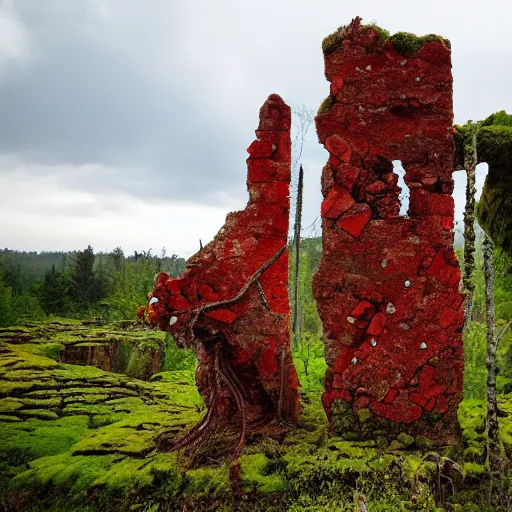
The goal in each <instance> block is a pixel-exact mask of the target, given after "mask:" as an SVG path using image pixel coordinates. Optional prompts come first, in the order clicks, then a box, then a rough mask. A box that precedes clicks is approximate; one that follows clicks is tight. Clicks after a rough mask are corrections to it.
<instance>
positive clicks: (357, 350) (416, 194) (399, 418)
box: [314, 19, 463, 444]
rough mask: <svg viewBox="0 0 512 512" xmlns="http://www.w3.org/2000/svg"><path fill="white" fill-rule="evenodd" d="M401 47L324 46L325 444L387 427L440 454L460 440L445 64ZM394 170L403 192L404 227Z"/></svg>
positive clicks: (372, 41)
mask: <svg viewBox="0 0 512 512" xmlns="http://www.w3.org/2000/svg"><path fill="white" fill-rule="evenodd" d="M397 36H398V35H397ZM397 36H393V38H391V40H387V36H385V35H383V32H382V31H380V30H378V29H376V28H374V27H372V26H361V25H360V20H359V19H356V20H354V21H353V22H352V23H351V24H350V25H349V26H348V27H344V28H342V29H339V30H338V31H337V32H336V33H335V34H333V35H332V36H329V37H328V38H326V40H325V41H324V45H323V47H324V54H325V76H326V78H327V80H328V81H329V82H330V84H331V85H330V96H329V98H327V99H326V100H325V101H324V103H323V104H322V107H321V109H320V111H319V114H318V116H317V117H316V125H317V132H318V137H319V140H320V142H321V143H322V144H323V145H324V146H325V148H326V149H327V151H328V152H329V160H328V162H327V164H326V165H325V167H324V169H323V173H322V192H323V196H324V201H323V203H322V212H321V213H322V220H323V247H324V253H323V259H322V263H321V266H320V269H319V271H318V273H317V274H316V275H315V277H314V294H315V297H316V299H317V302H318V310H319V313H320V316H321V319H322V322H323V326H324V336H325V343H326V359H327V364H328V371H327V375H326V389H325V392H324V395H323V403H324V407H325V409H326V412H327V415H328V417H329V420H330V426H331V431H333V432H336V433H341V432H344V431H347V430H348V431H353V432H356V433H358V434H359V435H361V436H363V437H365V436H372V435H375V432H376V431H377V430H383V427H385V429H384V430H385V431H386V432H387V433H389V434H392V433H393V432H394V431H398V432H400V431H404V432H408V433H410V434H413V435H417V436H419V435H421V436H426V437H428V438H430V439H432V440H433V441H435V442H437V443H443V444H444V443H449V442H452V441H454V440H455V439H456V438H457V435H458V424H457V415H456V412H457V406H458V403H459V401H460V400H461V389H462V371H463V355H462V337H461V329H462V323H463V311H462V302H463V297H462V295H461V293H459V281H460V270H459V264H458V261H457V259H456V258H455V255H454V252H453V248H452V244H453V233H452V228H453V214H454V203H453V198H452V196H451V194H452V191H453V180H452V171H453V133H452V132H453V130H452V76H451V57H450V49H449V46H448V44H447V42H446V41H445V40H443V39H442V38H436V37H427V38H422V39H419V38H418V39H413V40H409V39H408V38H406V37H404V36H403V35H400V37H397ZM392 41H394V42H395V46H394V44H393V42H392ZM398 43H400V44H398ZM411 43H412V44H411ZM399 52H401V53H399ZM394 160H400V161H401V162H402V164H403V167H404V169H405V171H406V175H405V183H406V184H407V185H408V187H409V188H410V206H409V212H408V216H406V217H401V216H399V211H400V202H399V193H400V188H399V187H398V186H397V181H398V176H397V174H396V173H395V172H394V171H393V165H392V161H394Z"/></svg>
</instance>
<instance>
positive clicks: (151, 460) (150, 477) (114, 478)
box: [90, 453, 181, 497]
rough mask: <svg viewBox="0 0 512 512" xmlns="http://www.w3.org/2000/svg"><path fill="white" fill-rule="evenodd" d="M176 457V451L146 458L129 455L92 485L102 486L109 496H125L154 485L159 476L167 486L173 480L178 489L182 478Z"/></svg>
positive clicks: (112, 466) (114, 464) (113, 465)
mask: <svg viewBox="0 0 512 512" xmlns="http://www.w3.org/2000/svg"><path fill="white" fill-rule="evenodd" d="M176 458H177V455H176V454H175V453H162V454H158V455H154V456H150V457H147V458H145V459H132V458H128V457H127V458H124V459H122V460H120V461H119V462H116V463H113V464H112V465H111V466H110V467H109V468H108V469H107V470H106V471H105V472H103V473H102V474H101V475H100V476H99V477H98V478H96V479H95V480H94V481H93V482H91V483H90V485H91V487H101V488H102V489H103V491H104V494H107V495H108V496H111V497H123V496H126V495H129V494H131V493H133V492H135V491H138V490H141V489H143V488H144V487H149V486H151V485H153V482H154V480H155V477H156V476H158V478H159V479H161V480H163V479H165V482H166V485H167V488H169V487H170V486H169V484H171V482H172V483H174V488H175V489H177V488H178V486H179V483H180V482H181V478H180V476H179V473H178V469H177V463H176Z"/></svg>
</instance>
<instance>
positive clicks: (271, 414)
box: [139, 95, 299, 425]
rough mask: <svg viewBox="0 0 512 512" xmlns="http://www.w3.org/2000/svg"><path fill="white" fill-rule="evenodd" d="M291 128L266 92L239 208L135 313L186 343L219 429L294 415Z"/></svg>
mask: <svg viewBox="0 0 512 512" xmlns="http://www.w3.org/2000/svg"><path fill="white" fill-rule="evenodd" d="M290 123H291V115H290V108H289V107H288V106H287V105H286V104H285V103H284V102H283V100H282V99H281V98H280V97H279V96H277V95H271V96H269V98H268V99H267V101H266V102H265V103H264V105H263V106H262V108H261V110H260V123H259V127H258V129H257V130H256V136H257V138H256V140H255V141H254V142H253V143H252V144H251V145H250V146H249V148H248V152H249V155H250V156H249V158H248V159H247V164H248V175H247V187H248V190H249V202H248V204H247V207H246V209H245V210H243V211H239V212H235V213H230V214H229V215H228V216H227V219H226V223H225V225H224V227H223V228H222V229H221V230H220V231H219V232H218V234H217V235H216V236H215V238H214V239H213V241H212V242H210V243H209V244H208V245H206V246H205V247H204V248H202V249H201V250H200V251H199V252H198V253H197V254H195V255H194V256H192V257H191V258H190V259H189V260H188V262H187V270H186V271H185V273H184V275H183V276H182V277H178V278H171V277H170V276H169V275H167V274H165V273H162V274H160V275H159V276H158V277H157V279H156V282H155V288H154V290H153V291H152V292H151V293H150V294H149V298H150V300H149V304H148V305H147V306H146V307H144V308H141V309H140V310H139V315H140V316H141V317H144V318H145V319H146V320H147V321H149V322H150V323H154V324H155V323H157V324H159V325H160V327H161V328H162V329H163V330H166V331H169V332H171V333H172V335H173V336H174V339H175V340H176V342H177V343H178V345H180V346H184V347H193V349H194V350H195V353H196V355H197V358H198V367H197V373H196V380H197V385H198V387H199V390H200V392H201V394H202V396H203V397H204V399H205V401H206V403H207V405H208V408H209V409H210V410H211V411H213V413H212V414H213V415H214V416H216V417H217V418H218V419H222V422H223V423H226V422H227V423H228V424H229V423H232V422H234V423H236V424H239V422H240V421H241V422H242V423H243V424H244V425H245V424H246V423H247V424H250V423H251V422H254V421H257V420H258V421H260V422H261V420H265V421H267V422H268V421H269V420H271V419H282V420H294V419H296V418H297V414H298V408H299V402H298V390H297V388H298V383H297V377H296V373H295V369H294V367H293V363H292V357H291V352H290V341H289V331H288V323H289V303H288V289H287V284H288V252H287V249H286V244H287V234H288V217H289V188H290V167H291V143H290ZM209 417H210V416H209ZM265 421H264V422H265Z"/></svg>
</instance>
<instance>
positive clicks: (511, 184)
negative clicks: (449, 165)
mask: <svg viewBox="0 0 512 512" xmlns="http://www.w3.org/2000/svg"><path fill="white" fill-rule="evenodd" d="M479 124H480V127H479V128H478V132H477V154H478V162H479V163H480V162H487V164H488V165H489V172H488V174H487V178H486V180H485V185H484V188H483V191H482V196H481V198H480V201H479V202H478V206H477V208H476V216H477V219H478V222H479V223H480V225H481V226H482V228H483V229H484V230H485V232H486V233H487V234H488V235H489V237H490V238H491V239H492V240H493V241H494V243H495V244H496V245H498V246H499V247H502V248H503V249H504V250H505V251H507V252H508V253H509V254H510V255H512V193H511V192H512V115H509V114H507V113H506V112H505V111H501V112H497V113H495V114H492V115H491V116H489V117H488V118H487V119H485V120H484V121H482V122H480V123H479ZM455 128H456V130H455V135H454V138H455V150H456V151H455V166H456V167H457V168H461V167H462V166H463V162H464V148H465V147H467V146H468V142H469V141H468V138H469V137H470V131H471V129H470V127H469V125H464V126H456V127H455Z"/></svg>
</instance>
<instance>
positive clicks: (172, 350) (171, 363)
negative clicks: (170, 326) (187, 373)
mask: <svg viewBox="0 0 512 512" xmlns="http://www.w3.org/2000/svg"><path fill="white" fill-rule="evenodd" d="M195 366H196V356H195V354H194V351H193V350H191V349H183V348H178V347H177V346H176V343H175V341H174V339H173V337H172V335H171V334H170V333H168V332H166V333H165V360H164V364H163V368H162V371H164V372H170V371H176V370H190V369H193V368H195Z"/></svg>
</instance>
